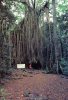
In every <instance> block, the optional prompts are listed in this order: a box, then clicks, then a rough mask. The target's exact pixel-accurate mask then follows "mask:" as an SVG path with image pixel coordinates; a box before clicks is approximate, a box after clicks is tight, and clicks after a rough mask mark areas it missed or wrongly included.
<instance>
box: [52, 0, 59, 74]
mask: <svg viewBox="0 0 68 100" xmlns="http://www.w3.org/2000/svg"><path fill="white" fill-rule="evenodd" d="M52 6H53V39H54V47H55V64H54V66H56V72H57V73H58V56H59V53H58V52H59V51H58V36H57V21H56V2H55V0H52Z"/></svg>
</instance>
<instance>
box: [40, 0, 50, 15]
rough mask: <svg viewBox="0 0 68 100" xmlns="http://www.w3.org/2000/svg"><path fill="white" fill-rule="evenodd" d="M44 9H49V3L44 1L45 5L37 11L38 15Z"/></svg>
mask: <svg viewBox="0 0 68 100" xmlns="http://www.w3.org/2000/svg"><path fill="white" fill-rule="evenodd" d="M45 9H49V2H48V1H46V3H45V4H44V5H43V7H42V8H40V10H39V11H38V14H39V15H40V14H41V12H42V11H44V10H45Z"/></svg>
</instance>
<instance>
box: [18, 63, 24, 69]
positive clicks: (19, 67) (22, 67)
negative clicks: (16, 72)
mask: <svg viewBox="0 0 68 100" xmlns="http://www.w3.org/2000/svg"><path fill="white" fill-rule="evenodd" d="M17 68H18V69H24V68H25V64H17Z"/></svg>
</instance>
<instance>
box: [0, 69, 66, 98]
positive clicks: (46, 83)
mask: <svg viewBox="0 0 68 100" xmlns="http://www.w3.org/2000/svg"><path fill="white" fill-rule="evenodd" d="M4 81H5V85H4V92H5V93H4V97H5V99H3V97H1V99H0V100H68V77H66V76H62V75H55V74H46V73H45V72H44V71H38V70H34V71H32V70H24V71H23V70H14V71H13V73H12V76H11V77H10V76H9V77H6V78H5V79H4Z"/></svg>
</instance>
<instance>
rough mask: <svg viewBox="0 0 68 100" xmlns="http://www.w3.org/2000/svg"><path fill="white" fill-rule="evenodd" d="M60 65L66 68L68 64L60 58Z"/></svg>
mask: <svg viewBox="0 0 68 100" xmlns="http://www.w3.org/2000/svg"><path fill="white" fill-rule="evenodd" d="M60 65H61V66H62V67H66V66H68V62H67V61H66V60H65V59H64V58H61V61H60Z"/></svg>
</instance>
